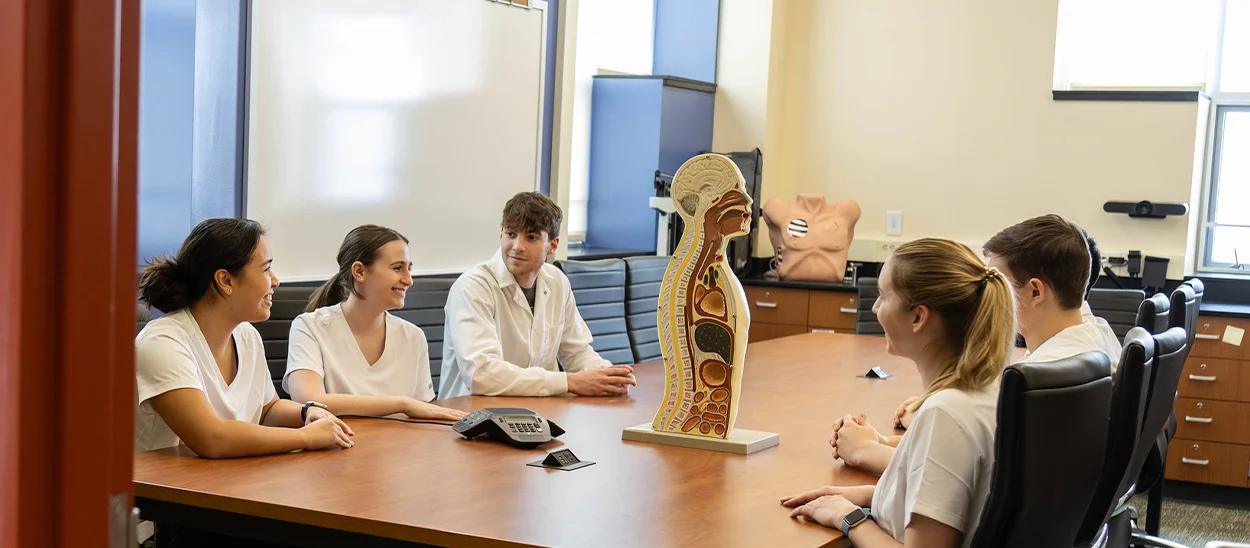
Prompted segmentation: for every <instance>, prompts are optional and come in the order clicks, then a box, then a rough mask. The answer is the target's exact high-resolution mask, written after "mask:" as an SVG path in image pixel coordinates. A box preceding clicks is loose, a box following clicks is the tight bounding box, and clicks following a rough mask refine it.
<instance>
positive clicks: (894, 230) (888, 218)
mask: <svg viewBox="0 0 1250 548" xmlns="http://www.w3.org/2000/svg"><path fill="white" fill-rule="evenodd" d="M885 235H886V236H902V235H903V212H902V211H887V212H885Z"/></svg>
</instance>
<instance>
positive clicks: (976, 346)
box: [911, 269, 1016, 413]
mask: <svg viewBox="0 0 1250 548" xmlns="http://www.w3.org/2000/svg"><path fill="white" fill-rule="evenodd" d="M991 271H992V273H991ZM984 283H985V286H984V289H982V290H981V296H980V299H978V305H977V307H976V311H975V312H974V313H973V315H972V322H971V324H969V325H968V333H967V335H966V336H965V337H964V340H963V341H960V342H961V344H962V347H963V351H962V352H960V354H959V357H958V358H957V360H956V361H955V364H954V367H951V368H948V369H947V370H946V371H945V372H943V373H942V374H941V375H938V377H937V378H936V379H934V380H933V382H932V383H931V384H929V387H928V389H926V390H925V393H924V395H923V396H921V397H920V398H919V399H917V400H916V401H915V403H913V404H912V408H911V411H912V412H913V413H915V412H916V411H919V410H920V404H922V403H924V401H925V400H927V399H929V396H932V395H934V394H936V393H938V392H940V391H942V390H945V389H947V388H955V389H960V390H977V389H980V388H984V387H986V386H988V385H989V384H990V383H992V382H994V380H995V379H997V378H998V376H999V375H1001V374H1002V372H1003V369H1004V368H1006V367H1007V365H1008V362H1009V361H1010V359H1011V353H1012V349H1013V348H1014V346H1015V333H1016V325H1015V308H1014V304H1015V301H1014V298H1013V296H1012V294H1011V287H1010V285H1009V284H1008V283H1007V280H1006V278H1004V277H1003V275H1002V273H1000V272H998V270H997V269H989V270H987V273H986V278H985V282H984Z"/></svg>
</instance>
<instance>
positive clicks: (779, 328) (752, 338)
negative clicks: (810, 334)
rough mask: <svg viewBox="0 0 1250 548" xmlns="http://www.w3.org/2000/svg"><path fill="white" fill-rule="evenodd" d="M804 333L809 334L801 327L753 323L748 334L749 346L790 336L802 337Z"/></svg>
mask: <svg viewBox="0 0 1250 548" xmlns="http://www.w3.org/2000/svg"><path fill="white" fill-rule="evenodd" d="M803 333H807V328H806V327H803V326H801V325H785V324H780V323H764V322H757V321H752V322H751V331H750V332H749V333H748V334H747V344H750V343H753V342H760V341H767V340H769V339H780V338H782V337H789V336H790V335H802V334H803Z"/></svg>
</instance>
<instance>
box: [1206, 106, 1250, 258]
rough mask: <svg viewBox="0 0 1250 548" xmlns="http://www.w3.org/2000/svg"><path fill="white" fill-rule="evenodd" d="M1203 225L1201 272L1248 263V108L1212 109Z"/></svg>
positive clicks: (1249, 146)
mask: <svg viewBox="0 0 1250 548" xmlns="http://www.w3.org/2000/svg"><path fill="white" fill-rule="evenodd" d="M1212 148H1213V154H1212V162H1211V177H1210V181H1211V183H1210V187H1209V188H1208V190H1207V192H1208V195H1207V196H1208V198H1207V207H1206V215H1205V219H1206V222H1205V223H1204V225H1203V229H1204V230H1203V231H1202V236H1201V237H1202V239H1203V240H1204V243H1205V245H1204V246H1203V248H1202V249H1203V251H1202V267H1203V268H1202V269H1203V270H1207V271H1220V270H1236V271H1245V270H1247V269H1246V268H1245V266H1244V265H1245V263H1250V208H1247V207H1246V204H1250V153H1248V152H1250V105H1241V106H1232V105H1227V106H1218V107H1216V109H1215V143H1214V146H1213V147H1212Z"/></svg>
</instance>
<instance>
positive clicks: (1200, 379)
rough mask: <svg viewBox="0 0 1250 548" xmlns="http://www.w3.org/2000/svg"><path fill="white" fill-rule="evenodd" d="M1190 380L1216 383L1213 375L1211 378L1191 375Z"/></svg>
mask: <svg viewBox="0 0 1250 548" xmlns="http://www.w3.org/2000/svg"><path fill="white" fill-rule="evenodd" d="M1189 380H1191V381H1202V382H1215V375H1211V376H1209V377H1208V376H1206V375H1190V376H1189Z"/></svg>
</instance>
